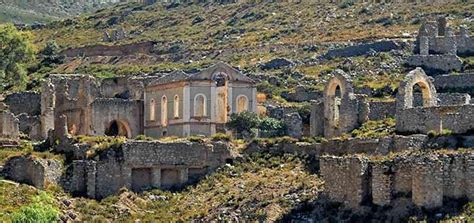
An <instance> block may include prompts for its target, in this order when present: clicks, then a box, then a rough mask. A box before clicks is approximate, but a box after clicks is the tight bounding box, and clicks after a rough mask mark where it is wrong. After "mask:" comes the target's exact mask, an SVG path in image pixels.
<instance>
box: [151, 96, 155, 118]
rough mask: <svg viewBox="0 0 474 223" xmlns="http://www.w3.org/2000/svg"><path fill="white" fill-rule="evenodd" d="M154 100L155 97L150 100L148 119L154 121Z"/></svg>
mask: <svg viewBox="0 0 474 223" xmlns="http://www.w3.org/2000/svg"><path fill="white" fill-rule="evenodd" d="M155 108H156V102H155V99H151V100H150V121H155V120H156V111H155Z"/></svg>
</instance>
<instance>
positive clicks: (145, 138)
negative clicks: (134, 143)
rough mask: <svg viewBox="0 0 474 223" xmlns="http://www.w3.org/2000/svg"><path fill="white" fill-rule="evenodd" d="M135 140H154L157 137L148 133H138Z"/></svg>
mask: <svg viewBox="0 0 474 223" xmlns="http://www.w3.org/2000/svg"><path fill="white" fill-rule="evenodd" d="M135 140H141V141H153V140H155V139H153V138H152V137H149V136H146V135H138V136H137V137H135Z"/></svg>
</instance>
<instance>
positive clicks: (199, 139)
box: [186, 136, 204, 142]
mask: <svg viewBox="0 0 474 223" xmlns="http://www.w3.org/2000/svg"><path fill="white" fill-rule="evenodd" d="M186 139H187V140H188V141H190V142H204V137H203V136H189V137H188V138H186Z"/></svg>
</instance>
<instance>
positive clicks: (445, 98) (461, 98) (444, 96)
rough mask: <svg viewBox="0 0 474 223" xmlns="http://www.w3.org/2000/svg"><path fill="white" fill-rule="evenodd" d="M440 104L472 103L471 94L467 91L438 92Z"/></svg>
mask: <svg viewBox="0 0 474 223" xmlns="http://www.w3.org/2000/svg"><path fill="white" fill-rule="evenodd" d="M438 101H439V102H438V105H441V106H443V105H466V104H470V103H471V95H469V94H465V93H438Z"/></svg>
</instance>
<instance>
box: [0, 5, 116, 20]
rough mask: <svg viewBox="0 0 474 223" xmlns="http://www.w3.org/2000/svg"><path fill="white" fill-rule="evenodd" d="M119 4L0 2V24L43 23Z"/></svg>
mask: <svg viewBox="0 0 474 223" xmlns="http://www.w3.org/2000/svg"><path fill="white" fill-rule="evenodd" d="M118 2H121V1H119V0H99V1H93V0H81V1H66V0H53V1H38V0H37V1H30V0H28V1H26V0H20V1H18V0H0V5H1V6H2V7H0V23H2V22H13V23H27V24H31V23H44V22H48V21H51V20H54V19H60V18H65V17H71V16H76V15H79V14H81V13H84V12H92V11H95V10H97V9H98V8H101V7H106V6H110V5H111V4H115V3H118Z"/></svg>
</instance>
